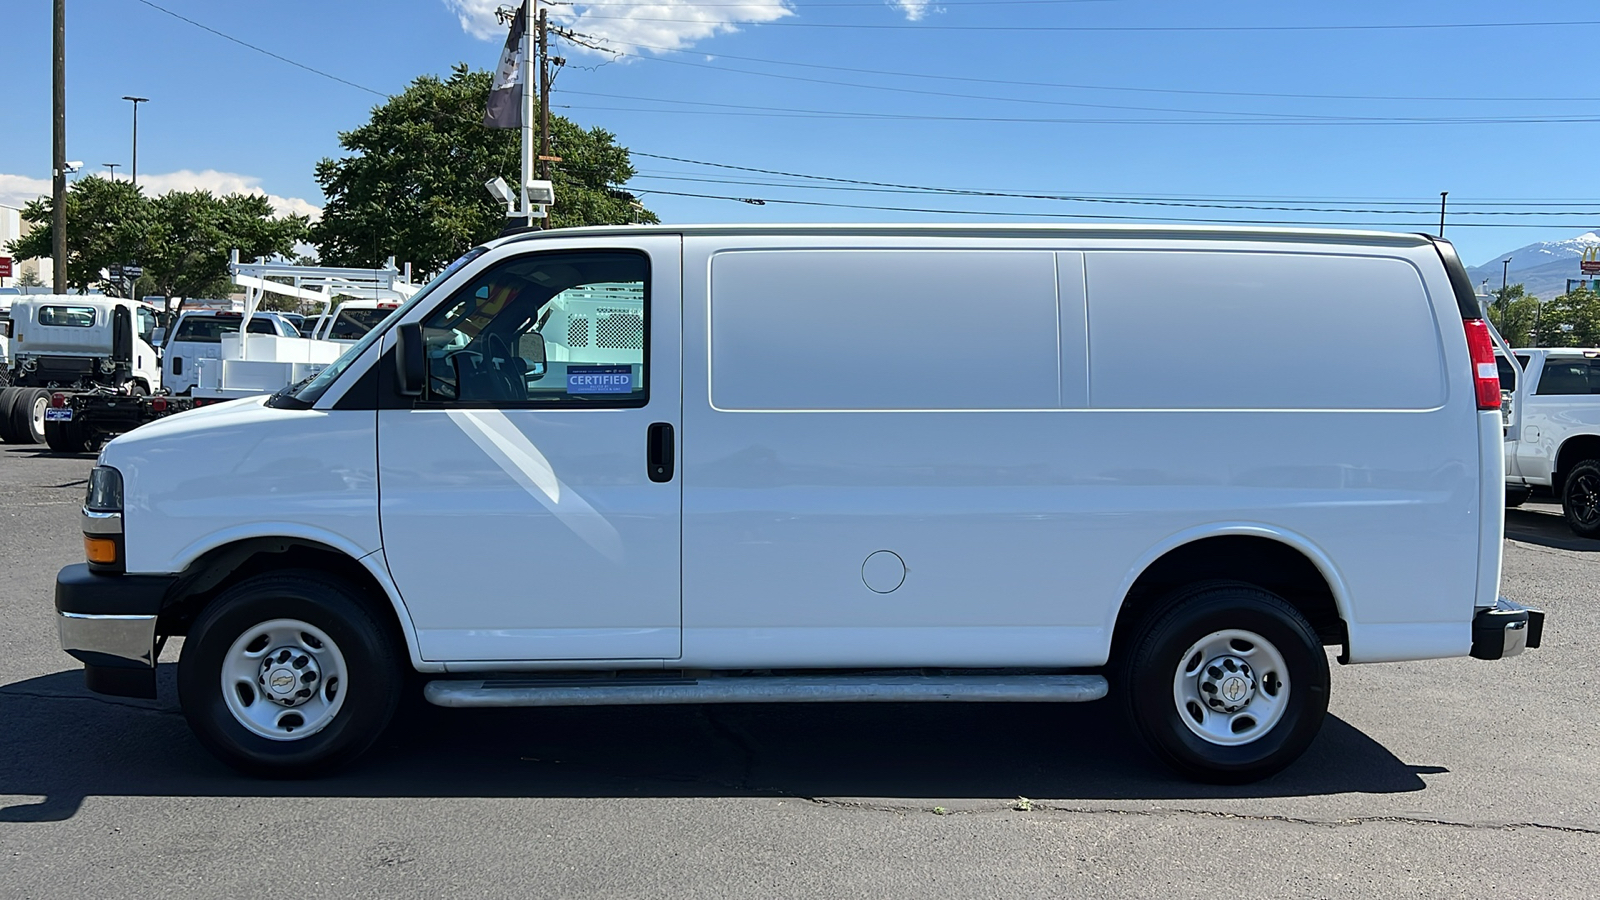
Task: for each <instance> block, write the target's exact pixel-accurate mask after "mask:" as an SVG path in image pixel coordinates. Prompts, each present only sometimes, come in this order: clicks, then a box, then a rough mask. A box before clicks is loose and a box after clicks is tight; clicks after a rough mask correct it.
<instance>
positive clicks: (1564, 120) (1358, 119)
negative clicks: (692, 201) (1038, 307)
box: [565, 91, 1600, 126]
mask: <svg viewBox="0 0 1600 900" xmlns="http://www.w3.org/2000/svg"><path fill="white" fill-rule="evenodd" d="M566 93H568V94H575V95H580V96H589V97H605V98H607V99H621V100H637V101H640V102H645V103H675V104H680V105H692V106H709V107H715V108H714V109H646V108H639V107H631V106H598V105H586V106H574V105H571V104H568V105H567V106H566V107H565V108H568V109H587V110H605V111H610V112H643V113H671V114H673V115H680V116H681V115H699V116H738V117H755V118H779V119H845V120H856V121H874V120H876V121H908V122H987V123H995V124H1025V125H1305V126H1313V125H1322V126H1328V125H1363V126H1374V125H1571V124H1587V123H1595V122H1600V115H1591V116H1580V115H1553V116H1457V117H1446V116H1433V117H1429V116H1410V117H1376V116H1337V117H1336V116H1328V117H1319V118H1298V119H1291V118H1286V117H1277V118H1258V119H1220V118H1216V119H1093V118H1072V119H1065V118H1040V117H1033V116H1026V117H1025V116H946V115H929V114H923V113H884V112H853V111H848V110H824V109H796V108H791V107H777V106H751V105H745V104H737V103H714V102H711V101H706V100H679V99H676V98H667V97H637V96H631V95H626V94H609V93H595V92H590V91H566ZM1257 115H1269V114H1265V113H1262V114H1257Z"/></svg>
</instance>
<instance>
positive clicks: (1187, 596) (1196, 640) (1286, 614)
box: [1118, 582, 1328, 784]
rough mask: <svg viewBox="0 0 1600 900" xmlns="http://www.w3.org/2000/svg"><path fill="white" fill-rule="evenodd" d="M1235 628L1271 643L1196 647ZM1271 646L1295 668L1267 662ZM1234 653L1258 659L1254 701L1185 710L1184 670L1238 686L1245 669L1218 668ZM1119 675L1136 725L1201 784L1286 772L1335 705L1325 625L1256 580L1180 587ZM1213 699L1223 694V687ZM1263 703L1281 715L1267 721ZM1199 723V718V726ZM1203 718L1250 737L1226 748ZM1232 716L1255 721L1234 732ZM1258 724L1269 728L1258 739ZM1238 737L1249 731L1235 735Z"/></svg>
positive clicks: (1138, 639) (1250, 675) (1148, 623)
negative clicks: (1208, 733)
mask: <svg viewBox="0 0 1600 900" xmlns="http://www.w3.org/2000/svg"><path fill="white" fill-rule="evenodd" d="M1235 629H1237V630H1241V631H1246V632H1250V633H1252V634H1253V635H1255V636H1257V637H1259V638H1261V639H1263V641H1264V642H1265V643H1266V647H1257V646H1254V645H1252V644H1251V643H1250V642H1246V641H1240V640H1238V639H1237V638H1235V639H1234V640H1232V641H1228V640H1223V643H1222V645H1221V646H1223V647H1227V648H1232V649H1230V650H1229V651H1228V653H1232V652H1233V651H1234V650H1237V649H1238V648H1239V647H1240V646H1241V644H1242V645H1243V646H1244V647H1247V648H1249V649H1247V650H1242V651H1239V652H1240V653H1242V656H1240V657H1229V656H1228V655H1226V654H1224V655H1215V656H1214V655H1212V654H1211V653H1210V652H1209V651H1201V652H1194V653H1191V651H1193V650H1194V649H1195V648H1196V647H1197V646H1199V645H1201V644H1203V643H1204V642H1206V641H1207V640H1208V639H1214V638H1215V636H1216V635H1218V634H1219V633H1222V632H1225V631H1229V630H1235ZM1269 651H1272V652H1276V654H1277V655H1278V656H1279V657H1280V658H1281V664H1282V667H1283V668H1284V669H1286V672H1277V668H1278V662H1271V663H1270V664H1267V663H1268V660H1267V654H1268V652H1269ZM1186 656H1187V657H1188V659H1186V658H1185V657H1186ZM1205 657H1210V658H1209V659H1207V658H1205ZM1229 658H1234V659H1236V660H1238V659H1249V660H1254V661H1255V662H1256V664H1257V666H1256V668H1255V669H1254V670H1252V669H1250V668H1249V667H1248V666H1245V667H1244V670H1243V675H1244V677H1245V679H1246V680H1247V683H1253V684H1254V688H1253V690H1251V691H1250V693H1249V694H1248V696H1245V697H1244V699H1243V703H1244V705H1243V706H1242V707H1239V708H1235V709H1232V710H1231V711H1226V712H1221V713H1215V714H1214V711H1213V710H1209V709H1203V708H1202V709H1196V708H1195V707H1196V706H1197V704H1195V703H1193V702H1189V703H1188V704H1187V706H1188V708H1189V710H1190V711H1188V712H1186V711H1185V710H1184V709H1182V708H1180V705H1179V701H1178V696H1179V694H1180V684H1184V683H1186V682H1182V681H1180V678H1179V675H1180V672H1182V671H1185V670H1187V671H1189V672H1194V673H1196V674H1195V676H1194V684H1195V685H1196V686H1197V687H1202V686H1203V685H1202V684H1201V682H1206V681H1212V682H1215V681H1216V679H1208V678H1207V675H1206V673H1208V672H1212V673H1216V675H1217V676H1218V679H1226V680H1224V681H1223V682H1222V683H1223V684H1224V685H1227V684H1228V683H1229V681H1233V686H1235V687H1237V680H1236V679H1233V678H1232V677H1231V673H1237V672H1238V670H1237V669H1233V670H1230V672H1223V671H1222V670H1221V668H1220V667H1219V665H1213V664H1214V663H1219V661H1223V660H1226V659H1229ZM1197 660H1198V663H1197V662H1196V661H1197ZM1225 664H1226V663H1220V665H1225ZM1118 674H1119V676H1120V677H1119V684H1120V686H1121V688H1122V693H1123V697H1124V702H1125V704H1126V709H1127V712H1128V714H1129V717H1130V719H1131V721H1132V724H1133V727H1134V730H1135V731H1136V732H1137V733H1138V734H1139V735H1140V737H1142V738H1143V739H1144V741H1145V743H1146V745H1147V746H1149V748H1150V750H1151V751H1152V752H1154V753H1155V755H1156V756H1157V757H1159V758H1160V759H1161V760H1162V761H1163V762H1165V763H1166V764H1167V765H1169V766H1171V767H1172V768H1173V769H1176V770H1177V771H1178V772H1179V773H1181V774H1183V775H1185V776H1187V777H1189V778H1191V779H1194V780H1197V781H1207V782H1213V783H1217V784H1242V783H1245V782H1249V781H1256V780H1258V779H1261V778H1266V777H1267V776H1269V775H1272V774H1275V773H1277V772H1279V771H1281V770H1282V769H1284V768H1285V767H1286V766H1288V765H1289V764H1290V763H1292V762H1294V761H1295V760H1296V759H1298V758H1299V757H1300V755H1301V754H1302V753H1304V752H1305V750H1306V748H1307V747H1308V746H1310V745H1311V741H1312V740H1313V739H1314V738H1316V736H1317V732H1318V730H1320V729H1321V727H1322V720H1323V717H1324V716H1325V715H1326V714H1327V711H1328V657H1327V654H1326V653H1325V652H1324V651H1323V649H1322V642H1321V641H1320V640H1318V638H1317V633H1316V630H1315V629H1314V628H1312V627H1311V623H1310V622H1307V621H1306V618H1305V616H1303V615H1301V614H1300V611H1299V610H1297V609H1295V608H1294V607H1293V606H1291V605H1290V604H1289V603H1288V602H1286V601H1285V600H1283V599H1282V598H1281V597H1278V596H1277V595H1275V594H1272V593H1269V592H1267V591H1263V590H1261V589H1259V588H1256V587H1254V586H1252V585H1247V584H1238V583H1230V582H1209V583H1203V584H1196V585H1192V586H1190V587H1187V588H1183V589H1180V590H1178V591H1176V592H1174V593H1173V594H1172V595H1170V596H1169V597H1167V598H1166V600H1165V601H1163V603H1162V604H1161V605H1160V606H1159V607H1158V608H1157V610H1156V611H1155V612H1154V613H1153V614H1152V615H1150V616H1149V617H1148V618H1146V619H1145V620H1144V622H1143V624H1142V625H1141V626H1140V627H1139V628H1138V629H1137V630H1136V631H1135V633H1134V634H1133V635H1132V639H1131V642H1130V644H1129V651H1128V652H1127V653H1124V654H1122V669H1121V672H1120V673H1118ZM1274 679H1276V682H1275V683H1276V685H1277V686H1276V689H1274V688H1273V686H1272V685H1273V684H1274ZM1213 686H1215V684H1214V683H1213ZM1269 695H1270V696H1269ZM1199 696H1207V695H1206V694H1203V693H1202V694H1199ZM1210 696H1212V697H1218V696H1220V695H1218V694H1217V693H1216V692H1215V691H1213V692H1212V693H1211V694H1210ZM1274 697H1277V698H1281V699H1280V701H1279V702H1278V703H1276V704H1271V703H1263V701H1269V700H1271V699H1272V698H1274ZM1253 709H1254V710H1258V711H1261V714H1262V716H1263V717H1269V716H1270V717H1275V719H1272V720H1271V721H1270V722H1257V721H1256V720H1255V719H1254V718H1253V717H1252V713H1251V711H1252V710H1253ZM1270 710H1276V712H1271V711H1270ZM1191 722H1194V723H1195V724H1194V725H1193V726H1192V727H1191V725H1190V723H1191ZM1202 722H1210V723H1213V726H1212V733H1214V734H1215V733H1219V732H1222V731H1230V733H1229V734H1223V735H1222V737H1221V738H1219V739H1218V740H1242V741H1244V742H1242V743H1233V744H1224V743H1218V742H1217V740H1213V739H1211V738H1207V737H1204V736H1202V734H1201V732H1202V731H1204V730H1206V726H1204V725H1202V724H1201V723H1202ZM1229 722H1231V723H1233V724H1234V725H1237V724H1238V723H1240V722H1246V723H1248V726H1247V727H1246V728H1244V729H1232V730H1230V729H1228V728H1227V724H1228V723H1229ZM1250 727H1256V728H1259V729H1260V732H1261V733H1260V734H1259V735H1256V736H1254V737H1251V736H1250V735H1249V728H1250ZM1234 733H1238V734H1240V735H1241V736H1240V737H1234V736H1232V735H1233V734H1234Z"/></svg>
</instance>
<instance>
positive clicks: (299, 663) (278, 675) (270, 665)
mask: <svg viewBox="0 0 1600 900" xmlns="http://www.w3.org/2000/svg"><path fill="white" fill-rule="evenodd" d="M321 682H322V672H321V670H320V669H319V668H318V667H317V661H316V660H315V659H313V658H312V657H311V654H309V653H307V652H305V651H304V650H302V649H300V648H295V647H284V648H280V649H277V650H274V651H272V652H271V653H268V654H267V655H266V657H265V658H264V659H262V660H261V674H260V675H258V676H257V677H256V684H258V685H259V686H260V687H261V691H262V696H263V697H264V698H265V699H267V700H271V701H272V702H273V703H276V704H278V705H280V706H299V705H300V704H302V703H304V702H306V701H307V700H309V699H311V697H312V695H313V694H315V693H316V692H317V691H318V690H320V689H321V687H322V685H321Z"/></svg>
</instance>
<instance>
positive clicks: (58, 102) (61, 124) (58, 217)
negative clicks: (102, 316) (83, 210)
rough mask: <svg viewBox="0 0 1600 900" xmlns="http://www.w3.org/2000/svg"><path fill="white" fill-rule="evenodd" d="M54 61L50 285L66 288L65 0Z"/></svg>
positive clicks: (58, 13)
mask: <svg viewBox="0 0 1600 900" xmlns="http://www.w3.org/2000/svg"><path fill="white" fill-rule="evenodd" d="M53 33H54V37H53V38H52V43H53V44H54V50H55V53H54V56H55V61H54V64H53V70H54V71H53V73H52V76H53V77H52V78H51V90H50V94H51V107H52V110H51V113H52V115H51V119H52V120H53V121H52V125H51V129H50V145H51V157H52V159H51V169H52V170H53V173H54V174H53V177H52V179H51V180H52V182H53V184H52V185H51V192H50V243H51V245H52V246H51V248H50V256H51V262H50V267H51V273H50V282H51V285H50V289H51V290H53V291H55V292H56V293H58V294H63V293H66V288H67V0H56V2H55V28H54V29H53Z"/></svg>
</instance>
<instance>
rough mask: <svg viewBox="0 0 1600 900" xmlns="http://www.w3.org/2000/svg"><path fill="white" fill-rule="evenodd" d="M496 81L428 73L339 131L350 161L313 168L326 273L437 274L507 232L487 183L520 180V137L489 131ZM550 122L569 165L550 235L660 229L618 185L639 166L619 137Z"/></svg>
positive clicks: (563, 170) (459, 72)
mask: <svg viewBox="0 0 1600 900" xmlns="http://www.w3.org/2000/svg"><path fill="white" fill-rule="evenodd" d="M490 81H491V78H490V74H489V73H488V72H475V71H471V70H469V69H468V68H467V66H465V65H457V66H455V67H454V68H453V69H452V70H451V74H450V77H449V78H447V79H443V80H441V79H439V78H437V77H435V76H432V75H424V76H422V77H420V78H418V79H417V80H415V81H414V82H412V83H411V86H410V87H408V88H406V90H405V92H404V93H402V94H399V95H398V96H395V97H391V98H390V99H389V100H388V102H386V103H384V104H383V105H381V106H378V107H375V108H374V109H373V110H372V118H371V120H370V121H368V122H367V124H365V125H362V126H361V127H359V128H356V129H355V130H353V131H346V132H341V133H340V134H339V143H340V145H341V146H342V147H344V148H345V149H346V150H348V151H350V155H348V156H345V157H343V158H340V159H324V160H322V161H321V162H319V163H318V164H317V169H316V178H317V182H318V183H319V184H321V185H322V192H323V194H324V195H325V196H326V197H327V198H328V204H327V206H326V207H325V208H324V209H323V213H322V220H321V221H320V222H318V223H317V224H316V225H315V226H313V227H312V241H313V242H314V243H315V244H316V245H317V248H318V253H319V256H320V257H321V260H322V262H323V264H324V265H335V266H376V265H380V264H382V263H383V261H384V260H386V259H387V258H389V257H391V256H392V257H394V258H395V259H396V260H397V261H398V262H400V263H402V264H403V263H406V262H409V263H411V264H412V266H413V267H414V268H415V269H416V270H417V272H418V273H419V274H425V273H429V272H435V271H438V270H439V269H440V268H443V267H444V265H445V264H446V263H448V262H450V261H451V260H452V259H455V258H456V257H457V256H460V255H461V254H462V253H464V252H465V251H467V250H468V249H470V248H471V247H472V246H473V245H474V244H480V243H482V242H484V241H486V240H489V239H490V238H492V237H494V236H495V235H497V234H499V233H500V231H501V230H502V229H504V228H505V225H506V215H505V206H504V205H503V204H502V203H501V202H500V201H498V200H495V199H494V198H493V197H491V196H490V195H489V193H488V191H486V190H484V187H483V185H484V182H486V181H491V180H493V179H494V178H495V177H497V176H498V177H502V178H505V179H506V180H507V181H509V182H512V183H515V182H516V180H517V178H518V177H519V175H520V173H521V156H520V146H521V145H520V140H521V132H520V131H519V130H516V129H491V128H485V127H483V110H484V107H485V105H486V104H487V102H488V97H489V85H490ZM550 118H551V121H550V133H551V145H552V147H553V154H552V155H555V156H559V157H561V158H562V161H561V162H560V163H555V164H553V170H552V173H551V180H552V181H553V182H554V183H555V190H556V205H555V207H554V209H553V210H552V216H551V221H550V224H551V226H552V227H558V228H559V227H567V226H572V225H607V224H611V225H617V224H626V223H629V222H655V221H657V219H656V217H655V215H653V214H652V213H650V212H649V211H648V210H645V209H643V208H642V207H638V206H636V205H635V204H636V199H635V198H634V196H633V195H632V194H629V193H628V192H626V191H623V190H621V189H620V188H618V187H615V186H616V185H621V184H623V183H625V182H626V181H627V180H628V179H630V178H632V177H633V175H634V170H633V166H632V164H631V163H630V162H629V161H628V151H627V150H626V149H625V148H622V147H619V146H617V145H616V142H615V141H616V139H615V137H614V136H613V135H612V134H610V133H609V132H606V131H603V130H601V129H598V128H594V129H589V130H584V129H582V128H579V127H578V126H577V125H575V124H573V123H572V122H570V121H568V120H567V119H564V118H562V117H560V116H554V115H552V116H551V117H550Z"/></svg>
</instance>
